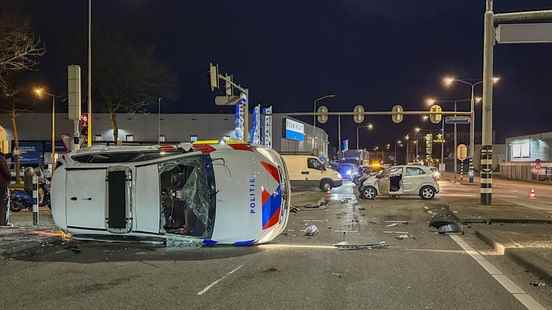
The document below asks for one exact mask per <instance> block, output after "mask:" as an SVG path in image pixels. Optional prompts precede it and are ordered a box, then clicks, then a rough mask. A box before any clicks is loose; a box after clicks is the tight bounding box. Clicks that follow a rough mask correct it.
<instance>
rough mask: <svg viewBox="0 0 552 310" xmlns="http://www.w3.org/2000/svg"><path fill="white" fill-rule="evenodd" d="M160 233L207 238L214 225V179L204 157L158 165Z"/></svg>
mask: <svg viewBox="0 0 552 310" xmlns="http://www.w3.org/2000/svg"><path fill="white" fill-rule="evenodd" d="M159 183H160V201H161V232H164V233H174V234H180V235H187V236H194V237H200V238H211V235H212V233H213V226H214V223H215V203H216V202H215V195H216V188H215V176H214V170H213V165H212V161H211V158H210V157H209V156H208V155H197V156H186V157H180V158H176V159H172V160H168V161H164V162H162V163H160V164H159Z"/></svg>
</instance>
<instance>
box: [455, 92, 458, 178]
mask: <svg viewBox="0 0 552 310" xmlns="http://www.w3.org/2000/svg"><path fill="white" fill-rule="evenodd" d="M454 112H456V101H454ZM457 146H458V141H457V131H456V123H454V182H456V174H457V173H458V166H457V165H458V162H457V161H458V157H457V155H458V154H457V153H456V152H457V150H456V148H457Z"/></svg>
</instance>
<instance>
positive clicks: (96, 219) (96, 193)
mask: <svg viewBox="0 0 552 310" xmlns="http://www.w3.org/2000/svg"><path fill="white" fill-rule="evenodd" d="M106 173H107V170H106V169H103V168H102V169H74V170H73V169H68V171H67V187H66V188H67V195H66V199H67V203H66V206H67V213H66V214H67V226H68V228H73V229H93V230H94V229H96V230H106V224H105V217H106V214H105V209H106V208H105V206H106V189H107V187H106V176H107V174H106Z"/></svg>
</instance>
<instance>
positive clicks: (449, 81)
mask: <svg viewBox="0 0 552 310" xmlns="http://www.w3.org/2000/svg"><path fill="white" fill-rule="evenodd" d="M499 81H500V77H498V76H495V77H493V84H496V83H498V82H499ZM455 82H458V83H461V84H464V85H467V86H469V87H470V88H471V96H470V113H471V115H470V117H471V122H470V150H469V151H470V152H469V153H470V154H469V172H468V175H469V182H470V183H473V182H474V174H475V173H474V171H473V156H474V150H475V103H476V100H477V99H476V97H475V87H476V86H477V85H480V84H483V81H477V82H469V81H466V80H462V79H457V78H455V77H453V76H446V77H444V78H443V84H444V85H445V86H446V87H451V86H452V85H453V84H454V83H455ZM479 101H480V100H479ZM455 147H456V146H455Z"/></svg>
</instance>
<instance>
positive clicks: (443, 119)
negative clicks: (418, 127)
mask: <svg viewBox="0 0 552 310" xmlns="http://www.w3.org/2000/svg"><path fill="white" fill-rule="evenodd" d="M441 164H442V165H444V164H445V118H444V117H443V118H442V120H441Z"/></svg>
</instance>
